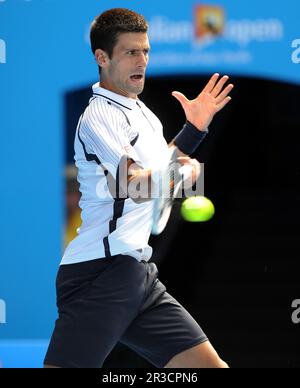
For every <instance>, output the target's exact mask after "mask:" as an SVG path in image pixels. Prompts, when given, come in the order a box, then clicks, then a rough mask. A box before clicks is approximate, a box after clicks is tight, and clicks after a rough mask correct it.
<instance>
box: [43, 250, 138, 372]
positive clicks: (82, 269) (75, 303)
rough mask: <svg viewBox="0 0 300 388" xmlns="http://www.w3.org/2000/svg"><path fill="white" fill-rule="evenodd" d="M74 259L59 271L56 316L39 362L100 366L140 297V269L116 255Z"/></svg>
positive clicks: (135, 307) (134, 309)
mask: <svg viewBox="0 0 300 388" xmlns="http://www.w3.org/2000/svg"><path fill="white" fill-rule="evenodd" d="M101 260H104V261H101ZM105 260H106V261H105ZM97 262H98V263H97ZM80 264H82V265H80V266H77V267H76V266H74V267H73V268H72V267H69V266H65V267H62V268H61V269H60V270H59V273H58V277H57V304H58V310H59V318H58V320H57V321H56V324H55V329H54V332H53V335H52V338H51V341H50V345H49V348H48V352H47V355H46V358H45V364H49V365H55V366H62V367H95V368H96V367H101V366H102V364H103V362H104V360H105V358H106V357H107V355H108V354H109V352H110V351H111V350H112V348H113V347H114V346H115V344H116V343H117V342H118V341H119V339H120V337H121V336H122V334H123V333H124V331H125V330H126V329H127V327H128V326H129V325H130V323H131V322H132V320H133V319H134V318H135V317H136V315H137V313H138V310H139V307H140V304H141V301H142V299H143V296H144V278H145V268H144V266H142V265H141V264H140V263H138V262H137V261H136V260H135V259H134V258H132V257H130V256H124V255H118V256H115V257H112V258H109V259H99V260H97V261H96V260H95V261H94V260H93V261H91V262H90V264H88V263H80Z"/></svg>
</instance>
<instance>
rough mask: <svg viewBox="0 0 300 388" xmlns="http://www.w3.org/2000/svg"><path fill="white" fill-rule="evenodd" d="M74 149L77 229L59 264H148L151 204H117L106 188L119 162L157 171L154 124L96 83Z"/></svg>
mask: <svg viewBox="0 0 300 388" xmlns="http://www.w3.org/2000/svg"><path fill="white" fill-rule="evenodd" d="M74 148H75V157H74V158H75V163H76V166H77V168H78V182H79V184H80V191H81V194H82V195H81V199H80V202H79V206H80V208H81V209H82V212H81V218H82V224H81V227H80V228H79V229H78V235H77V236H76V237H75V239H74V240H72V241H71V242H70V244H69V245H68V246H67V248H66V250H65V252H64V255H63V258H62V261H61V264H72V263H78V262H82V261H88V260H93V259H98V258H104V257H110V256H113V255H117V254H131V255H132V256H134V257H135V258H136V259H137V260H149V259H150V257H151V255H152V248H151V247H150V246H149V245H148V240H149V236H150V233H151V227H152V206H153V204H152V201H146V202H143V203H141V204H137V203H135V202H134V201H133V200H132V199H131V198H120V196H119V199H118V198H116V196H115V195H113V194H112V193H111V190H109V187H110V186H109V184H108V182H109V179H110V178H112V180H111V181H112V182H114V181H116V185H117V184H118V181H119V179H120V176H119V174H120V171H121V169H118V167H119V165H120V162H121V160H124V159H123V158H127V157H129V158H132V159H133V160H134V161H135V162H137V163H138V164H140V165H141V166H142V167H143V168H145V169H148V168H149V169H157V168H158V167H159V165H160V164H161V163H162V161H163V158H164V157H166V155H167V151H168V145H167V143H166V140H165V139H164V137H163V131H162V124H161V122H160V121H159V119H158V118H157V117H156V116H155V115H154V113H153V112H151V110H150V109H148V108H147V107H146V105H145V104H144V103H143V102H141V101H140V100H135V99H131V98H127V97H124V96H121V95H119V94H116V93H113V92H111V91H108V90H106V89H103V88H101V87H99V83H96V84H95V85H93V97H92V98H91V99H90V101H89V105H88V106H87V108H86V109H85V111H84V113H83V114H82V115H81V117H80V119H79V123H78V126H77V129H76V135H75V141H74ZM107 171H108V172H109V174H107ZM119 194H120V193H119Z"/></svg>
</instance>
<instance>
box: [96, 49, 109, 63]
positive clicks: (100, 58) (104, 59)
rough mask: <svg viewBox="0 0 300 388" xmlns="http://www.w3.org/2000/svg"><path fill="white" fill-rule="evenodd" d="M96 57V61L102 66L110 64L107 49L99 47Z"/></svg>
mask: <svg viewBox="0 0 300 388" xmlns="http://www.w3.org/2000/svg"><path fill="white" fill-rule="evenodd" d="M95 59H96V62H97V63H98V65H99V66H100V67H101V68H105V67H106V66H107V64H108V59H109V58H108V55H107V54H106V52H105V51H103V50H101V49H97V50H96V51H95Z"/></svg>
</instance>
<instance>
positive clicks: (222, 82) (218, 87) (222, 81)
mask: <svg viewBox="0 0 300 388" xmlns="http://www.w3.org/2000/svg"><path fill="white" fill-rule="evenodd" d="M228 78H229V77H228V75H224V76H223V77H222V78H221V79H220V80H219V82H218V83H217V84H216V85H215V87H214V88H213V89H212V91H211V92H210V94H211V95H212V96H213V97H217V95H218V94H219V93H220V92H221V90H222V88H223V86H224V85H225V82H226V81H227V80H228Z"/></svg>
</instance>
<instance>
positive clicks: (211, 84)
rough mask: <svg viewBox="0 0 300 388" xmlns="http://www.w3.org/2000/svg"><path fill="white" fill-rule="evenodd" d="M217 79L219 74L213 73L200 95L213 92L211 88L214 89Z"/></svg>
mask: <svg viewBox="0 0 300 388" xmlns="http://www.w3.org/2000/svg"><path fill="white" fill-rule="evenodd" d="M218 78H219V74H218V73H215V74H214V75H213V76H212V77H211V78H210V80H209V81H208V83H207V84H206V86H205V88H204V89H203V90H202V92H201V93H203V92H204V93H210V92H211V91H212V90H213V88H214V86H215V84H216V82H217V79H218Z"/></svg>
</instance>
